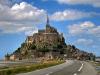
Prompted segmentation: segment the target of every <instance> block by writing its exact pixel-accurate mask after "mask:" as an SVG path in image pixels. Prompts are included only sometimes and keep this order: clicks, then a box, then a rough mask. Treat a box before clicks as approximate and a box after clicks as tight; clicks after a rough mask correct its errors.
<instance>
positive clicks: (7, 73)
mask: <svg viewBox="0 0 100 75" xmlns="http://www.w3.org/2000/svg"><path fill="white" fill-rule="evenodd" d="M61 63H64V61H49V62H44V63H38V64H32V65H27V66H25V65H24V66H18V67H12V68H7V69H2V70H0V75H15V74H18V73H25V72H30V71H34V70H37V69H43V68H47V67H50V66H54V65H58V64H61Z"/></svg>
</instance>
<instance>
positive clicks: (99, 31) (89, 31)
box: [68, 21, 100, 37]
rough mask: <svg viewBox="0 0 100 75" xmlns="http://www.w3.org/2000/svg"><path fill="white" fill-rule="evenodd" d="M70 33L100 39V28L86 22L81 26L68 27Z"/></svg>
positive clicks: (80, 24)
mask: <svg viewBox="0 0 100 75" xmlns="http://www.w3.org/2000/svg"><path fill="white" fill-rule="evenodd" d="M68 32H69V34H70V35H76V36H78V35H84V34H85V35H92V36H95V37H100V26H99V25H95V24H94V23H93V22H90V21H85V22H83V23H79V24H73V25H70V26H68Z"/></svg>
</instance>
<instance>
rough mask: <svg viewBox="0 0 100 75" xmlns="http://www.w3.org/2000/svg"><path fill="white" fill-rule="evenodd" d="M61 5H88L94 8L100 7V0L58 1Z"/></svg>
mask: <svg viewBox="0 0 100 75" xmlns="http://www.w3.org/2000/svg"><path fill="white" fill-rule="evenodd" d="M56 1H57V2H59V3H60V4H70V5H76V4H84V5H85V4H88V5H92V6H93V7H100V0H56Z"/></svg>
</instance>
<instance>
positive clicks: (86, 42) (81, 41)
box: [75, 38, 93, 46]
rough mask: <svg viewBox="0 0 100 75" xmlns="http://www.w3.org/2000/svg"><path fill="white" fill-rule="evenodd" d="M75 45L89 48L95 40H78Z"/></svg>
mask: <svg viewBox="0 0 100 75" xmlns="http://www.w3.org/2000/svg"><path fill="white" fill-rule="evenodd" d="M75 44H77V45H84V46H89V45H92V44H93V40H91V39H84V38H80V39H78V40H76V42H75Z"/></svg>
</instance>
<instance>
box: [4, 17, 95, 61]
mask: <svg viewBox="0 0 100 75" xmlns="http://www.w3.org/2000/svg"><path fill="white" fill-rule="evenodd" d="M64 55H66V58H75V59H79V60H88V59H91V57H94V55H93V54H91V53H87V52H84V51H81V50H79V49H78V48H76V47H75V46H74V45H66V43H65V39H64V37H63V34H62V33H61V34H59V33H58V31H57V29H55V28H54V27H52V26H50V24H49V19H47V24H46V28H45V29H44V30H39V31H38V33H35V34H33V35H32V36H28V37H27V38H26V40H25V42H24V43H22V44H21V47H19V48H18V49H17V50H16V51H15V52H13V53H12V54H11V55H9V56H8V55H6V59H8V58H9V59H11V60H16V59H17V60H21V59H30V58H40V57H44V58H47V59H48V58H49V59H53V58H64V57H65V56H64Z"/></svg>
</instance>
